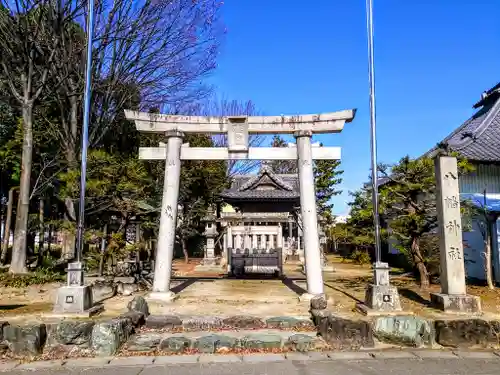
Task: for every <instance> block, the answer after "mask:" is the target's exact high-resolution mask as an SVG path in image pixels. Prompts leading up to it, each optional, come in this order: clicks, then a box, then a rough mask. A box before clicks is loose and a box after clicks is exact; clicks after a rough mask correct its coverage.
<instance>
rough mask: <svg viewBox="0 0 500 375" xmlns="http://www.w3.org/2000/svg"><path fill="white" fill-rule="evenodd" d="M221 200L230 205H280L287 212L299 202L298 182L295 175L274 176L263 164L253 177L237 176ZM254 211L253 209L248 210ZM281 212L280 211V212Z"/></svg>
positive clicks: (268, 167)
mask: <svg viewBox="0 0 500 375" xmlns="http://www.w3.org/2000/svg"><path fill="white" fill-rule="evenodd" d="M221 198H222V199H224V201H225V202H227V203H229V204H231V205H237V206H241V205H248V204H250V205H251V206H252V207H254V208H259V207H256V205H257V206H258V205H259V204H269V203H270V204H273V205H276V203H282V204H284V206H286V208H287V209H288V211H291V210H292V209H293V206H295V205H298V204H299V202H300V192H299V180H298V176H297V175H296V174H276V173H274V171H273V170H272V168H271V167H270V166H269V165H268V164H266V163H263V164H262V167H261V168H260V170H259V172H258V173H257V174H254V175H237V176H235V177H234V178H233V181H232V183H231V187H230V188H229V189H226V190H224V191H223V192H222V193H221ZM250 210H252V211H254V210H253V209H250ZM280 211H281V210H280Z"/></svg>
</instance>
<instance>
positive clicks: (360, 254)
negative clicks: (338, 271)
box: [351, 250, 371, 265]
mask: <svg viewBox="0 0 500 375" xmlns="http://www.w3.org/2000/svg"><path fill="white" fill-rule="evenodd" d="M351 259H352V261H353V262H354V263H356V264H359V265H362V264H369V263H370V262H371V258H370V254H368V251H364V250H355V251H354V252H353V253H352V254H351Z"/></svg>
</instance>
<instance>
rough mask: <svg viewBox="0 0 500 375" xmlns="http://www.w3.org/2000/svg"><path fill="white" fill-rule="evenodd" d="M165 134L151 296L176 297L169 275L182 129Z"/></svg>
mask: <svg viewBox="0 0 500 375" xmlns="http://www.w3.org/2000/svg"><path fill="white" fill-rule="evenodd" d="M165 136H166V137H167V158H166V161H165V177H164V183H163V197H162V202H161V214H160V229H159V233H158V247H157V250H156V260H155V273H154V281H153V293H152V294H151V297H152V298H158V299H162V300H167V301H168V300H172V299H173V298H174V297H175V294H174V293H173V292H172V291H170V278H171V275H172V260H173V256H174V244H175V229H176V224H177V204H178V202H177V201H178V199H179V179H180V174H181V158H180V157H181V146H182V138H183V133H181V132H178V131H169V132H167V133H166V134H165Z"/></svg>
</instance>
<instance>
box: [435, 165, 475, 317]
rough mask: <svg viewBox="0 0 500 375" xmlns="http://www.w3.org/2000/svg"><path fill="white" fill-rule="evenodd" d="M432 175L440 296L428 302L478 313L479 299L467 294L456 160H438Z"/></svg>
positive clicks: (444, 307) (450, 309) (446, 309)
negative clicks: (436, 226)
mask: <svg viewBox="0 0 500 375" xmlns="http://www.w3.org/2000/svg"><path fill="white" fill-rule="evenodd" d="M435 175H436V187H437V192H436V200H437V202H436V204H437V216H438V226H439V251H440V258H441V275H440V282H441V293H439V294H432V295H431V300H432V302H433V303H434V304H436V305H437V306H438V307H440V308H441V309H443V310H445V311H449V312H453V311H466V312H477V311H480V309H481V303H480V299H479V298H478V297H474V296H470V295H467V294H466V286H465V263H464V255H463V254H464V252H463V245H462V241H463V240H462V218H461V214H460V191H459V185H458V168H457V159H456V158H455V157H451V156H441V157H439V156H438V157H437V158H436V160H435Z"/></svg>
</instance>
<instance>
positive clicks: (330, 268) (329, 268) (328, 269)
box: [321, 264, 335, 272]
mask: <svg viewBox="0 0 500 375" xmlns="http://www.w3.org/2000/svg"><path fill="white" fill-rule="evenodd" d="M321 270H322V271H323V272H335V267H333V266H331V265H329V264H325V265H324V266H322V267H321Z"/></svg>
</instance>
